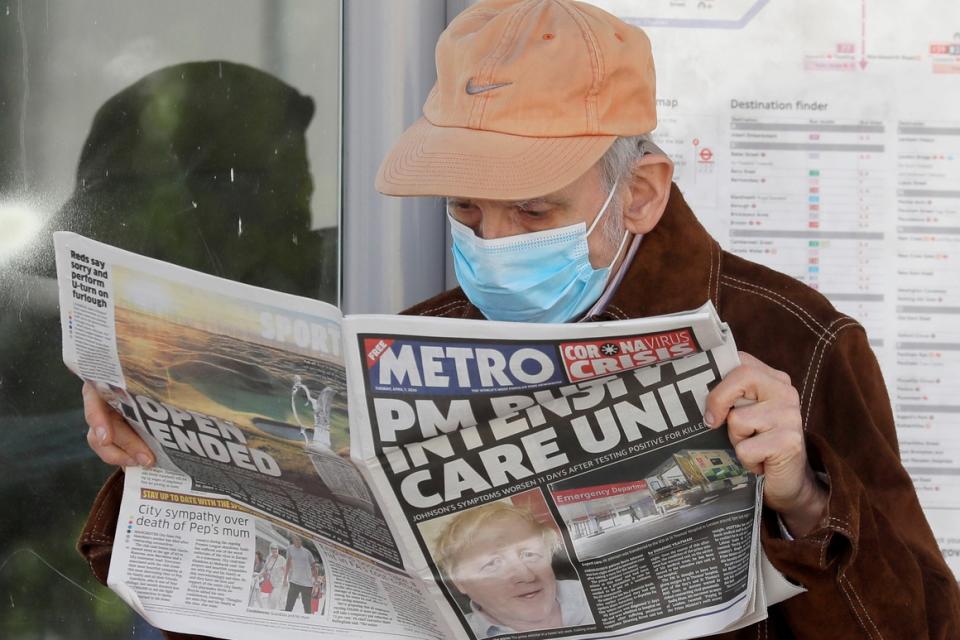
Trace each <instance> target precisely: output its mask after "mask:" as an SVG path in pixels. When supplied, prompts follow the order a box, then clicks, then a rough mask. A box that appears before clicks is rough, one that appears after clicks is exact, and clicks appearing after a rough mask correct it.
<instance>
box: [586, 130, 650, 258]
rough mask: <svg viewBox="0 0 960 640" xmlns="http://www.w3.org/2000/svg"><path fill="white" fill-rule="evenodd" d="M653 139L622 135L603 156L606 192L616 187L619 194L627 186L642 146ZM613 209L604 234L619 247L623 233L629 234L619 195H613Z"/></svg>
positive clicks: (603, 229) (643, 135)
mask: <svg viewBox="0 0 960 640" xmlns="http://www.w3.org/2000/svg"><path fill="white" fill-rule="evenodd" d="M649 140H650V134H648V133H644V134H641V135H639V136H621V137H619V138H617V139H616V140H614V141H613V144H612V145H610V148H609V149H607V151H606V153H604V154H603V157H601V158H600V160H599V161H597V166H599V167H600V184H601V185H603V189H604V191H606V192H609V191H610V190H611V189H613V185H614V184H616V185H617V190H618V191H619V190H620V189H622V188H623V187H624V185H625V184H626V183H627V178H628V177H629V175H630V173H631V171H633V167H634V165H635V164H636V163H637V161H638V160H640V158H641V157H643V150H642V149H641V145H642V143H643V142H647V141H649ZM618 180H619V182H617V181H618ZM610 207H611V209H610V212H609V213H608V214H607V216H606V220H605V221H604V223H603V224H602V225H601V229H600V231H601V232H602V233H603V235H604V238H606V240H607V242H609V243H610V244H611V245H613V246H617V245H619V244H620V241H621V240H622V239H623V234H624V233H626V229H625V228H624V223H623V202H622V200H621V198H620V195H619V194H616V195H614V196H613V199H612V200H611V201H610Z"/></svg>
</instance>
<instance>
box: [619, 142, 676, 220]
mask: <svg viewBox="0 0 960 640" xmlns="http://www.w3.org/2000/svg"><path fill="white" fill-rule="evenodd" d="M672 182H673V161H671V160H670V158H668V157H667V156H665V155H662V154H659V153H648V154H647V155H645V156H643V157H642V158H640V159H639V160H637V162H636V164H634V165H633V171H632V172H631V179H630V184H629V185H627V189H626V192H625V193H624V195H623V222H624V224H625V225H626V227H627V229H628V230H629V231H631V232H632V233H638V234H644V233H649V232H650V230H651V229H653V228H654V227H655V226H657V223H658V222H660V217H661V216H662V215H663V212H664V210H665V209H666V208H667V200H669V199H670V184H671V183H672Z"/></svg>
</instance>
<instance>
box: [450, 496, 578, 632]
mask: <svg viewBox="0 0 960 640" xmlns="http://www.w3.org/2000/svg"><path fill="white" fill-rule="evenodd" d="M559 548H561V543H560V536H559V535H558V534H557V532H556V530H554V529H553V528H551V527H549V526H547V525H545V524H543V523H541V522H540V521H539V520H537V519H536V518H535V517H534V516H533V514H532V513H530V512H529V511H527V510H525V509H520V508H518V507H515V506H513V505H509V504H506V503H504V502H499V501H498V502H491V503H489V504H486V505H483V506H480V507H476V508H473V509H469V510H467V511H463V512H461V513H459V514H457V515H455V516H453V517H452V518H451V519H450V521H449V522H448V523H447V525H446V526H445V527H444V528H443V531H441V533H440V536H439V537H438V538H437V541H436V544H435V549H434V556H435V560H436V563H437V566H439V567H440V570H441V571H442V572H443V574H444V575H445V576H446V577H447V580H448V582H449V583H450V584H452V585H453V586H454V587H455V588H456V589H457V590H458V591H459V592H460V593H462V594H463V595H465V596H466V597H468V598H469V599H470V611H468V612H466V617H467V621H468V622H469V624H470V628H471V629H473V632H474V633H475V634H476V636H477V637H478V638H489V637H492V636H498V635H502V634H506V633H521V632H524V631H536V630H538V629H556V628H559V627H576V626H580V625H586V624H593V621H594V620H593V614H592V613H591V612H590V605H589V604H588V603H587V599H586V596H585V595H584V593H583V587H582V586H581V585H580V583H579V581H577V580H557V578H556V576H555V575H554V572H553V557H554V553H555V552H556V551H557V550H558V549H559Z"/></svg>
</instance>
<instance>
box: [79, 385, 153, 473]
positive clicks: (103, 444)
mask: <svg viewBox="0 0 960 640" xmlns="http://www.w3.org/2000/svg"><path fill="white" fill-rule="evenodd" d="M81 394H82V395H83V415H84V419H85V420H86V421H87V425H88V426H89V430H88V431H87V443H88V444H89V445H90V448H91V449H93V452H94V453H96V454H97V456H98V457H99V458H100V459H101V460H103V461H104V462H106V463H107V464H116V465H122V466H135V465H138V464H139V465H142V466H145V467H148V466H150V465H152V464H153V462H154V459H153V454H152V453H151V452H150V448H149V447H148V446H147V444H146V443H145V442H144V441H143V440H141V439H140V436H138V435H137V433H136V432H135V431H134V430H133V429H132V428H131V427H130V425H128V424H127V423H126V421H125V420H124V419H123V417H122V416H121V415H120V414H118V413H117V412H116V411H114V410H113V408H112V407H110V405H109V404H107V403H106V402H104V400H103V399H102V398H101V397H100V396H99V395H98V394H97V391H96V389H94V388H93V386H91V385H90V384H87V383H86V382H85V383H84V384H83V389H82V390H81Z"/></svg>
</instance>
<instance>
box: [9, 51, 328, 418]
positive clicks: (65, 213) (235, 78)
mask: <svg viewBox="0 0 960 640" xmlns="http://www.w3.org/2000/svg"><path fill="white" fill-rule="evenodd" d="M313 112H314V105H313V100H312V99H311V98H309V97H307V96H304V95H303V94H301V93H300V92H298V91H297V90H296V89H294V88H293V87H291V86H289V85H287V84H286V83H284V82H282V81H280V80H278V79H277V78H274V77H273V76H271V75H269V74H267V73H264V72H262V71H259V70H257V69H254V68H252V67H248V66H245V65H239V64H234V63H230V62H221V61H212V62H191V63H187V64H181V65H176V66H172V67H167V68H165V69H161V70H160V71H156V72H154V73H151V74H150V75H148V76H146V77H145V78H143V79H141V80H139V81H138V82H136V83H135V84H133V85H131V86H130V87H127V88H126V89H124V90H123V91H121V92H120V93H118V94H117V95H115V96H113V97H112V98H110V99H109V100H108V101H107V102H106V103H104V105H103V106H102V107H100V109H99V110H98V111H97V114H96V116H95V117H94V119H93V124H92V125H91V128H90V134H89V135H88V136H87V140H86V142H85V143H84V146H83V150H82V152H81V155H80V162H79V167H78V169H77V181H76V185H75V188H74V192H73V195H72V196H71V197H70V199H69V200H68V201H67V202H66V203H65V204H64V206H63V207H62V208H61V209H60V210H59V211H58V212H57V214H56V215H55V216H54V217H53V219H52V220H51V223H50V224H49V225H48V229H49V230H50V231H51V232H52V231H56V230H66V231H75V232H77V233H80V234H83V235H85V236H88V237H90V238H93V239H95V240H100V241H101V242H106V243H108V244H112V245H115V246H118V247H120V248H123V249H128V250H130V251H134V252H136V253H140V254H143V255H147V256H150V257H153V258H158V259H160V260H165V261H168V262H172V263H174V264H179V265H182V266H185V267H189V268H191V269H197V270H199V271H204V272H206V273H211V274H214V275H219V276H223V277H225V278H230V279H232V280H238V281H241V282H246V283H249V284H255V285H258V286H263V287H267V288H270V289H276V290H279V291H284V292H287V293H293V294H298V295H305V296H310V297H319V298H322V299H327V300H331V299H332V298H333V297H334V295H335V282H336V278H335V274H336V270H337V260H336V252H337V247H336V236H335V234H334V233H332V231H334V230H329V231H328V232H327V233H326V234H325V235H322V234H321V233H318V232H316V231H312V230H311V229H310V197H311V194H312V191H313V181H312V179H311V177H310V170H309V163H308V160H307V151H306V139H305V136H304V134H305V131H306V128H307V126H308V125H309V123H310V120H311V119H312V117H313ZM43 242H44V247H43V249H42V250H41V251H38V252H36V253H34V254H32V255H31V256H30V260H29V262H27V263H25V264H18V265H16V268H18V270H19V271H21V272H22V273H33V274H36V275H40V276H44V277H49V278H52V277H53V276H54V275H55V265H54V259H53V243H52V240H51V239H50V236H49V235H47V234H45V235H44V237H43ZM9 313H10V310H9V309H8V310H7V311H0V314H4V315H7V314H9ZM21 317H22V316H21ZM8 322H18V324H19V326H18V327H17V329H15V330H13V331H4V332H3V334H2V335H0V355H3V356H4V357H3V358H2V360H0V380H2V384H0V407H3V406H5V405H6V406H8V407H9V408H8V409H7V410H6V411H12V412H16V413H26V414H33V413H49V412H50V411H52V410H56V409H57V408H66V407H75V406H76V405H77V403H78V401H79V396H78V395H77V392H76V389H77V386H78V382H77V381H76V378H74V377H72V375H71V374H69V372H67V370H66V368H65V367H63V366H62V364H60V362H61V360H60V330H59V318H58V317H57V316H55V315H54V314H47V315H46V316H44V317H39V318H37V317H34V318H31V319H30V322H29V323H28V324H24V323H22V322H21V321H19V320H18V319H16V318H12V317H9V316H8V317H7V318H4V319H3V324H7V323H8ZM6 411H4V412H6Z"/></svg>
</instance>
